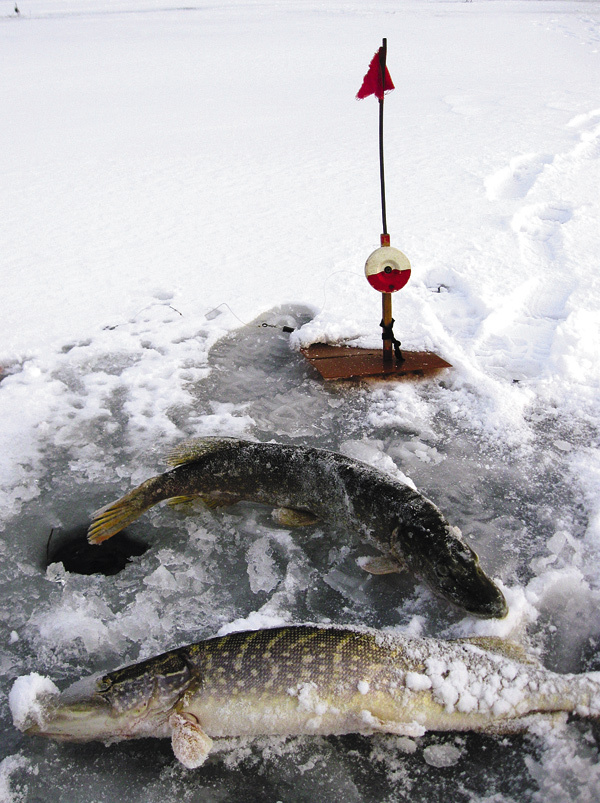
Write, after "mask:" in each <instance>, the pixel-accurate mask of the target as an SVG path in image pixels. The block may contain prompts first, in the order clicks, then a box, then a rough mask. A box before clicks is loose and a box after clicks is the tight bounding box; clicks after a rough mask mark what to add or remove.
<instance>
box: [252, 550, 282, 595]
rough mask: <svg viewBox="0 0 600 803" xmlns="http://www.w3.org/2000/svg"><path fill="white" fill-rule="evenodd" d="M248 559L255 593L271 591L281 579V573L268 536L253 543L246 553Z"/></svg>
mask: <svg viewBox="0 0 600 803" xmlns="http://www.w3.org/2000/svg"><path fill="white" fill-rule="evenodd" d="M246 557H247V559H248V577H249V578H250V589H251V590H252V593H253V594H257V593H258V592H259V591H271V590H272V589H273V588H274V587H275V586H276V585H277V583H278V582H279V580H280V579H281V574H280V572H279V571H278V569H277V565H276V563H275V561H274V560H273V553H272V551H271V548H270V543H269V539H268V538H267V536H263V537H262V538H258V539H257V540H256V541H255V542H254V543H253V544H251V545H250V546H249V548H248V551H247V553H246Z"/></svg>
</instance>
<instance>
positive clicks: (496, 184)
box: [484, 153, 554, 201]
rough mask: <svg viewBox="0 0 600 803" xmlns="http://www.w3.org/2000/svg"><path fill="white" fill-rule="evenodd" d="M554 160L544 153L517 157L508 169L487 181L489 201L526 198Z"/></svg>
mask: <svg viewBox="0 0 600 803" xmlns="http://www.w3.org/2000/svg"><path fill="white" fill-rule="evenodd" d="M553 160H554V157H553V156H551V155H550V154H543V153H526V154H524V155H523V156H515V157H514V158H513V159H511V160H510V163H509V164H508V165H506V167H503V168H502V169H501V170H498V171H497V172H496V173H492V175H491V176H488V177H487V178H486V179H485V181H484V185H485V191H486V195H487V197H488V199H489V200H490V201H496V200H498V199H503V198H524V197H525V196H526V195H527V193H528V192H529V190H530V189H531V188H532V187H533V185H534V184H535V182H536V181H537V178H538V176H539V175H540V174H541V173H542V172H543V171H544V168H545V167H546V165H548V164H552V161H553Z"/></svg>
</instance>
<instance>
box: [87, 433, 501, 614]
mask: <svg viewBox="0 0 600 803" xmlns="http://www.w3.org/2000/svg"><path fill="white" fill-rule="evenodd" d="M168 462H169V464H170V465H171V466H173V468H172V470H171V471H167V472H165V473H164V474H160V475H158V476H157V477H152V478H151V479H149V480H146V481H145V482H143V483H142V484H141V485H140V486H139V487H138V488H135V489H134V490H133V491H131V492H130V493H128V494H126V495H125V496H124V497H123V498H122V499H119V500H118V501H117V502H114V503H113V504H111V505H108V506H107V507H104V508H102V509H101V510H99V511H97V512H96V513H95V514H94V518H93V522H92V524H91V526H90V528H89V531H88V539H89V541H90V542H91V543H94V544H98V543H100V542H101V541H104V540H105V539H107V538H110V537H111V536H112V535H114V534H115V533H117V532H119V531H120V530H121V529H123V527H126V526H127V525H128V524H131V522H133V521H135V520H136V519H137V518H138V516H140V515H141V514H142V513H143V512H144V511H145V510H148V508H150V507H152V506H153V505H155V504H157V503H158V502H161V501H163V500H165V499H173V498H175V499H179V498H189V497H194V496H196V497H198V496H199V497H202V498H203V499H204V500H205V501H206V502H207V503H208V504H209V505H212V506H218V505H229V504H234V503H235V502H238V501H240V500H242V499H243V500H247V501H252V502H259V503H265V504H268V505H271V506H274V507H275V508H276V511H275V512H276V518H277V520H278V521H279V522H280V523H282V524H284V525H288V526H293V525H298V524H308V523H314V522H315V521H316V520H319V519H322V520H325V521H330V522H332V523H334V524H335V525H337V526H339V527H341V528H344V529H348V530H355V531H358V532H360V533H361V534H362V535H363V536H364V537H365V538H366V540H368V541H369V542H370V543H371V544H373V545H374V546H375V547H376V548H377V549H379V550H380V551H381V552H383V558H375V559H373V560H371V561H369V562H367V563H363V564H361V565H362V566H363V568H364V569H366V570H367V571H370V572H372V573H373V574H385V573H388V572H398V571H401V570H403V569H408V570H409V571H411V572H412V573H413V574H414V575H415V576H416V577H417V578H419V579H420V580H422V581H423V582H424V583H425V584H426V585H427V586H429V588H430V589H431V590H432V591H433V592H434V593H436V594H438V595H439V596H441V597H444V598H445V599H446V600H449V601H450V602H452V603H453V604H454V605H457V606H458V607H459V608H462V609H464V610H465V611H467V612H469V613H472V614H474V615H476V616H481V617H487V618H490V617H497V618H502V617H504V616H506V613H507V611H508V608H507V605H506V601H505V599H504V596H503V594H502V592H501V591H500V589H499V588H498V587H497V586H496V585H495V584H494V583H493V582H492V580H491V579H490V578H489V577H488V576H487V575H486V574H485V572H484V571H483V570H482V568H481V566H480V564H479V558H478V556H477V555H476V553H475V552H474V551H473V550H472V549H471V547H470V546H469V545H468V544H467V543H466V541H465V540H464V538H463V537H462V534H461V532H460V530H459V529H458V527H453V526H451V525H450V524H449V523H448V522H447V521H446V519H445V518H444V516H443V515H442V513H441V511H440V510H439V508H438V507H436V505H434V504H433V502H430V501H429V500H428V499H426V498H425V497H424V496H422V495H421V494H420V493H418V491H415V490H414V489H413V488H411V487H410V486H409V485H406V484H405V483H403V482H400V481H399V480H396V479H394V478H393V477H390V476H388V475H387V474H384V473H383V472H381V471H378V470H377V469H375V468H372V467H371V466H369V465H367V464H366V463H362V462H360V461H358V460H353V459H352V458H350V457H346V456H344V455H341V454H337V453H336V452H330V451H327V450H325V449H314V448H310V447H304V446H293V445H284V444H280V443H254V442H251V441H245V440H239V439H237V438H202V439H199V440H194V441H188V442H186V443H183V444H182V445H181V446H180V447H179V448H177V449H176V450H175V451H174V452H172V453H171V455H170V456H169V458H168Z"/></svg>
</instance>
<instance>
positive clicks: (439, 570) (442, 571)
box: [434, 563, 448, 577]
mask: <svg viewBox="0 0 600 803" xmlns="http://www.w3.org/2000/svg"><path fill="white" fill-rule="evenodd" d="M434 571H435V573H436V574H437V576H438V577H447V576H448V567H447V566H444V564H443V563H440V564H439V565H437V566H436V567H435V569H434Z"/></svg>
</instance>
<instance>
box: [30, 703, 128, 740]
mask: <svg viewBox="0 0 600 803" xmlns="http://www.w3.org/2000/svg"><path fill="white" fill-rule="evenodd" d="M116 730H117V728H116V727H115V722H114V710H113V709H112V706H111V705H110V704H109V703H107V702H106V700H103V699H102V698H101V697H100V696H94V697H92V698H90V699H89V700H84V701H77V702H67V703H61V702H60V700H58V701H57V702H56V703H55V704H54V705H52V706H50V707H49V708H48V710H47V711H45V712H44V714H43V716H42V717H40V718H36V719H35V721H32V722H30V723H28V726H27V727H26V728H25V729H24V732H25V733H26V734H28V735H29V736H45V737H48V738H50V739H55V740H57V741H61V742H86V741H90V740H92V739H104V738H108V737H109V736H112V735H114V734H115V732H116Z"/></svg>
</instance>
